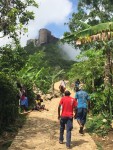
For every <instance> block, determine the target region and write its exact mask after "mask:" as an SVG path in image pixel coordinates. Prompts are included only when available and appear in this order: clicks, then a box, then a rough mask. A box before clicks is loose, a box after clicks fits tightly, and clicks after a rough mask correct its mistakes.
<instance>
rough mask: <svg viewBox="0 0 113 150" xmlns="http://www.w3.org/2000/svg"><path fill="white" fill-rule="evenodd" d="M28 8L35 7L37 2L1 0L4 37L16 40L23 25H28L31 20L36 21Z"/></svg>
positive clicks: (0, 24) (0, 10)
mask: <svg viewBox="0 0 113 150" xmlns="http://www.w3.org/2000/svg"><path fill="white" fill-rule="evenodd" d="M28 6H35V7H37V6H38V5H37V4H36V2H35V0H24V1H23V0H1V1H0V32H1V33H2V36H1V37H0V38H2V37H4V36H6V35H9V36H10V37H12V38H14V39H15V38H16V36H17V34H18V32H17V30H19V31H20V32H21V30H22V27H23V25H26V24H28V22H29V20H30V19H34V13H33V12H32V11H28V10H27V7H28Z"/></svg>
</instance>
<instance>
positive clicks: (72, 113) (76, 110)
mask: <svg viewBox="0 0 113 150" xmlns="http://www.w3.org/2000/svg"><path fill="white" fill-rule="evenodd" d="M76 89H77V90H76V93H75V97H74V98H72V97H71V96H70V95H71V93H70V91H68V90H65V92H64V96H63V97H62V98H61V100H60V102H59V106H58V119H59V120H60V136H59V143H60V144H63V141H64V130H65V126H66V130H67V131H66V147H67V149H70V145H71V131H72V129H73V119H77V122H78V124H79V127H80V129H79V133H80V134H82V135H83V134H84V125H85V123H86V116H87V112H88V110H89V107H90V98H89V95H88V93H87V92H86V91H85V90H84V88H83V84H80V82H79V83H77V85H76Z"/></svg>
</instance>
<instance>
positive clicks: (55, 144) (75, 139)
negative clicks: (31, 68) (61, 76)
mask: <svg viewBox="0 0 113 150" xmlns="http://www.w3.org/2000/svg"><path fill="white" fill-rule="evenodd" d="M55 87H56V88H57V89H58V87H59V83H56V85H55ZM72 96H74V93H73V92H72ZM59 100H60V98H55V99H52V100H51V101H46V102H45V104H46V107H47V108H49V111H43V112H37V111H33V112H31V113H30V114H29V115H28V119H27V121H26V124H25V125H24V126H23V128H22V129H21V130H20V131H19V132H18V135H17V136H16V137H15V139H14V141H13V143H12V144H11V146H10V147H9V149H8V150H66V146H65V140H64V144H59V140H58V139H59V121H58V120H57V107H58V103H59ZM78 131H79V126H78V124H77V122H76V120H74V128H73V131H72V143H71V149H72V150H84V149H86V150H96V149H97V147H96V144H95V143H94V141H93V140H92V138H91V137H90V135H89V134H87V133H85V135H84V136H81V135H80V134H79V133H78ZM64 137H65V136H64Z"/></svg>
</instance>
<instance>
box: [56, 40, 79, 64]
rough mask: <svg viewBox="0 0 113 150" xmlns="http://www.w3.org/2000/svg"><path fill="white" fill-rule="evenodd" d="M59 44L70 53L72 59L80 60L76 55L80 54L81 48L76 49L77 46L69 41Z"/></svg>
mask: <svg viewBox="0 0 113 150" xmlns="http://www.w3.org/2000/svg"><path fill="white" fill-rule="evenodd" d="M59 46H60V47H61V48H62V50H63V51H64V52H65V53H66V54H67V55H68V57H69V59H70V60H74V61H78V60H77V58H76V57H77V56H78V55H79V54H80V50H79V49H75V47H73V46H72V45H69V44H67V43H64V44H60V45H59Z"/></svg>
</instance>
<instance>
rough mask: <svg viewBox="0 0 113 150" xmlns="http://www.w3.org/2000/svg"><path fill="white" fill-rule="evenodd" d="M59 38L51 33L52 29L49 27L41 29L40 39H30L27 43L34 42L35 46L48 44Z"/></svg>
mask: <svg viewBox="0 0 113 150" xmlns="http://www.w3.org/2000/svg"><path fill="white" fill-rule="evenodd" d="M58 40H59V39H58V38H56V37H54V36H53V35H52V34H51V31H49V30H47V29H40V30H39V36H38V39H30V40H28V41H27V45H29V44H30V43H33V44H34V46H41V45H46V44H49V43H54V42H57V41H58Z"/></svg>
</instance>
